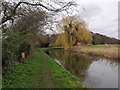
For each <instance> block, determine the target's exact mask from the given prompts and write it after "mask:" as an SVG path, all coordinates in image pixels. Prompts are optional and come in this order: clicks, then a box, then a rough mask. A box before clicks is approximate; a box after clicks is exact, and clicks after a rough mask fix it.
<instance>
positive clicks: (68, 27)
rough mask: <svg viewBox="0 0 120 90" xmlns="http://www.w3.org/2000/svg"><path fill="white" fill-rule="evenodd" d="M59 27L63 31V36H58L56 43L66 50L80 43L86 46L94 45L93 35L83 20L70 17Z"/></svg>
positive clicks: (63, 20) (64, 19)
mask: <svg viewBox="0 0 120 90" xmlns="http://www.w3.org/2000/svg"><path fill="white" fill-rule="evenodd" d="M57 27H59V30H61V31H62V34H59V35H58V37H57V40H56V43H57V44H58V45H62V46H63V47H64V49H69V48H71V47H72V46H74V45H76V44H77V43H78V42H80V43H84V44H89V43H92V33H91V32H90V31H89V30H88V28H87V26H86V24H85V22H84V21H83V20H82V19H77V18H76V17H75V16H69V17H66V18H63V19H62V20H61V21H60V22H59V24H58V26H57Z"/></svg>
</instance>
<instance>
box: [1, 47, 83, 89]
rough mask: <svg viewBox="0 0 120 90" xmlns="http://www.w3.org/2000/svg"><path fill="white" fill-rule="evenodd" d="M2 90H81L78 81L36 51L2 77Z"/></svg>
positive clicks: (41, 51) (46, 56) (39, 51)
mask: <svg viewBox="0 0 120 90" xmlns="http://www.w3.org/2000/svg"><path fill="white" fill-rule="evenodd" d="M2 85H3V88H83V85H82V84H81V83H80V82H79V80H78V79H77V78H76V77H75V76H73V75H72V74H70V73H69V72H68V71H66V70H65V69H64V68H62V67H61V66H59V65H58V64H57V63H56V62H55V61H54V60H53V59H51V58H50V57H49V56H48V55H46V54H45V53H44V52H43V50H42V49H37V51H36V52H35V53H34V54H33V56H32V57H31V58H30V59H28V60H26V61H25V62H24V63H21V64H18V65H16V66H15V67H13V68H12V69H11V70H9V71H8V72H7V73H6V75H5V76H4V77H3V81H2Z"/></svg>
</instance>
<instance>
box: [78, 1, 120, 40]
mask: <svg viewBox="0 0 120 90" xmlns="http://www.w3.org/2000/svg"><path fill="white" fill-rule="evenodd" d="M81 1H82V0H79V1H76V2H78V3H79V4H80V5H81V6H82V7H84V8H85V10H86V11H83V10H81V9H80V13H79V15H80V16H81V18H83V19H84V20H85V21H86V23H87V25H88V28H89V29H90V30H91V31H93V32H96V33H101V34H104V35H107V36H110V37H115V38H118V2H117V1H118V0H109V1H110V2H108V0H106V1H105V2H103V0H91V2H89V1H90V0H84V2H81ZM96 1H99V2H96Z"/></svg>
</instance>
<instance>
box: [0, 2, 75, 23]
mask: <svg viewBox="0 0 120 90" xmlns="http://www.w3.org/2000/svg"><path fill="white" fill-rule="evenodd" d="M21 4H25V5H28V6H40V7H42V8H44V9H46V10H48V11H52V12H61V11H65V10H67V9H68V8H69V7H70V6H73V5H74V6H75V5H76V4H75V3H74V2H68V3H66V4H65V5H64V6H61V8H57V7H56V8H57V9H55V8H54V9H53V8H50V7H48V6H45V5H44V4H41V3H40V2H37V3H35V4H32V3H29V2H18V3H17V4H14V5H9V3H7V2H2V6H3V8H4V11H3V14H4V16H3V18H2V22H0V24H3V23H5V22H7V21H8V20H12V21H13V17H14V16H16V11H17V9H18V7H19V6H20V5H21ZM11 6H12V8H10V7H11ZM8 12H9V14H8Z"/></svg>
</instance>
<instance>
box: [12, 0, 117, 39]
mask: <svg viewBox="0 0 120 90" xmlns="http://www.w3.org/2000/svg"><path fill="white" fill-rule="evenodd" d="M10 1H15V0H10ZM18 1H24V0H18ZM25 1H31V0H25ZM32 1H37V0H32ZM46 1H49V0H46ZM53 1H54V0H53ZM65 1H70V0H65ZM72 1H73V0H72ZM74 1H75V2H76V3H77V4H79V5H78V7H77V10H78V11H79V12H75V13H74V12H72V14H75V15H76V14H77V15H78V16H80V17H81V18H82V19H83V20H85V22H86V24H87V25H88V28H89V29H90V30H91V31H93V32H95V33H100V34H103V35H106V36H110V37H115V38H118V1H119V0H74ZM81 7H83V8H85V11H84V10H83V9H82V8H81ZM72 14H71V15H72ZM58 16H60V15H58Z"/></svg>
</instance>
